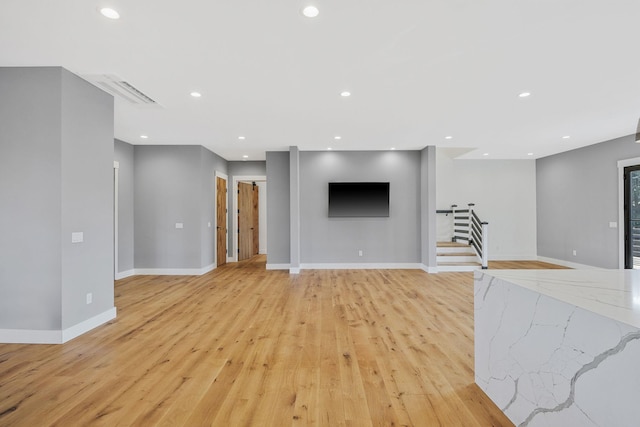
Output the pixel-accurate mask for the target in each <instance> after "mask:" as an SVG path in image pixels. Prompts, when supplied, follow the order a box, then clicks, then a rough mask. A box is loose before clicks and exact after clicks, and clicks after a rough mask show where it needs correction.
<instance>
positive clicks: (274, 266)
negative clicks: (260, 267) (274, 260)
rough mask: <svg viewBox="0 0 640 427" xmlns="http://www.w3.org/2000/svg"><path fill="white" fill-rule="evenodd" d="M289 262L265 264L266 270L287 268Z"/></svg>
mask: <svg viewBox="0 0 640 427" xmlns="http://www.w3.org/2000/svg"><path fill="white" fill-rule="evenodd" d="M288 269H289V264H267V270H288Z"/></svg>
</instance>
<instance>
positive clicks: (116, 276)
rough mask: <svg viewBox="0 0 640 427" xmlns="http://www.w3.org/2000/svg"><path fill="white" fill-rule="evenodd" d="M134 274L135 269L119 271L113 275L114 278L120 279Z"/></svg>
mask: <svg viewBox="0 0 640 427" xmlns="http://www.w3.org/2000/svg"><path fill="white" fill-rule="evenodd" d="M135 275H136V270H127V271H121V272H119V273H117V274H116V275H115V279H116V280H122V279H126V278H127V277H131V276H135Z"/></svg>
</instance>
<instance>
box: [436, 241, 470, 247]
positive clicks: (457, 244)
mask: <svg viewBox="0 0 640 427" xmlns="http://www.w3.org/2000/svg"><path fill="white" fill-rule="evenodd" d="M436 246H437V247H439V248H468V247H469V245H468V244H466V243H460V242H437V243H436Z"/></svg>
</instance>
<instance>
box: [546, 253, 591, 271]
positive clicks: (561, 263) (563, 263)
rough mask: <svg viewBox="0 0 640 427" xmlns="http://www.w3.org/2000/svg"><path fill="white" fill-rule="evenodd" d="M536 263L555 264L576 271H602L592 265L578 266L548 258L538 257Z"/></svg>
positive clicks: (574, 263)
mask: <svg viewBox="0 0 640 427" xmlns="http://www.w3.org/2000/svg"><path fill="white" fill-rule="evenodd" d="M537 258H538V261H542V262H548V263H549V264H557V265H561V266H563V267H569V268H575V269H576V270H604V269H603V268H601V267H594V266H593V265H587V264H578V263H577V262H571V261H565V260H562V259H556V258H548V257H545V256H538V257H537Z"/></svg>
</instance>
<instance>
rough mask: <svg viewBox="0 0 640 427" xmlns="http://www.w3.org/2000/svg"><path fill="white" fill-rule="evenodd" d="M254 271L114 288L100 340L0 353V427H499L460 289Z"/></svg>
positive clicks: (438, 279) (88, 337)
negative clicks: (477, 370) (477, 377)
mask: <svg viewBox="0 0 640 427" xmlns="http://www.w3.org/2000/svg"><path fill="white" fill-rule="evenodd" d="M264 264H265V259H264V257H260V256H258V257H254V258H252V259H251V260H248V261H245V262H241V263H237V264H229V265H225V266H223V267H221V268H219V269H217V270H214V271H213V272H211V273H209V274H206V275H204V276H200V277H193V276H191V277H185V276H183V277H177V276H137V277H132V278H129V279H124V280H121V281H118V282H116V285H115V290H116V307H117V308H118V317H117V319H115V320H113V321H111V322H109V323H108V324H106V325H103V326H101V327H99V328H96V329H94V330H93V331H90V332H88V333H87V334H85V335H83V336H81V337H78V338H76V339H74V340H72V341H70V342H69V343H67V344H64V345H15V344H0V426H30V427H31V426H65V427H66V426H82V425H96V426H117V425H135V426H225V427H226V426H289V425H291V426H309V425H313V426H382V425H385V426H509V425H511V423H510V422H509V420H508V419H507V418H505V417H504V416H503V414H502V413H501V412H500V411H499V410H498V408H497V407H496V406H495V405H494V404H493V403H492V402H491V401H490V400H489V399H488V398H487V397H486V396H485V395H484V394H483V393H482V392H481V391H480V390H479V388H478V387H477V386H476V385H475V384H474V377H473V283H472V273H440V274H432V275H429V274H426V273H424V272H421V271H418V270H314V271H303V272H302V273H301V274H299V275H293V276H291V275H289V274H288V272H283V271H266V270H265V266H264ZM492 264H494V263H492ZM514 265H515V266H522V264H521V263H516V264H514ZM548 266H549V265H542V268H548ZM500 267H501V264H500V263H498V264H494V265H492V268H500ZM502 267H503V268H517V267H513V265H512V266H507V267H504V264H502ZM527 267H528V268H540V267H541V265H537V266H536V265H535V264H531V265H529V266H527Z"/></svg>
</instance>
